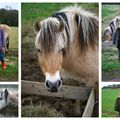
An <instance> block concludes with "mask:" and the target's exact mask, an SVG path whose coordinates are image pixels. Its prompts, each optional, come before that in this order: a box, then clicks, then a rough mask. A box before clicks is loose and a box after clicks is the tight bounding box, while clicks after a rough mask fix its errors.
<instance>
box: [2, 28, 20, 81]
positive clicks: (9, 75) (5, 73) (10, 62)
mask: <svg viewBox="0 0 120 120" xmlns="http://www.w3.org/2000/svg"><path fill="white" fill-rule="evenodd" d="M9 47H10V49H9V52H8V53H6V54H5V62H6V65H7V69H6V70H2V68H1V66H0V81H18V28H17V27H11V33H10V46H9ZM0 65H1V64H0Z"/></svg>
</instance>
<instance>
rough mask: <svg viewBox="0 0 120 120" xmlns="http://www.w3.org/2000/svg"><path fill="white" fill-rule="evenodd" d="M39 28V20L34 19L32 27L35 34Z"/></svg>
mask: <svg viewBox="0 0 120 120" xmlns="http://www.w3.org/2000/svg"><path fill="white" fill-rule="evenodd" d="M40 28H41V25H40V21H39V20H38V21H35V22H34V24H33V29H34V32H35V34H37V33H38V32H39V30H40Z"/></svg>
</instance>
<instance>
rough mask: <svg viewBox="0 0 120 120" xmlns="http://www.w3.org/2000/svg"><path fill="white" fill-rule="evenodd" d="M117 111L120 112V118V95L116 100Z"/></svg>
mask: <svg viewBox="0 0 120 120" xmlns="http://www.w3.org/2000/svg"><path fill="white" fill-rule="evenodd" d="M115 111H118V112H119V117H120V95H119V97H118V98H117V99H116V103H115Z"/></svg>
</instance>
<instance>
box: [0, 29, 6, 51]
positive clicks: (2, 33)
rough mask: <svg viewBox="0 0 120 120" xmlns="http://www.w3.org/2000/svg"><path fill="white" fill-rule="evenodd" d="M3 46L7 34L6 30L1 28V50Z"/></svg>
mask: <svg viewBox="0 0 120 120" xmlns="http://www.w3.org/2000/svg"><path fill="white" fill-rule="evenodd" d="M2 47H5V35H4V30H3V29H0V50H2Z"/></svg>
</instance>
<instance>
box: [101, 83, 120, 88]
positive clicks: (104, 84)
mask: <svg viewBox="0 0 120 120" xmlns="http://www.w3.org/2000/svg"><path fill="white" fill-rule="evenodd" d="M113 84H120V83H117V82H102V84H101V87H104V86H108V85H113Z"/></svg>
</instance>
